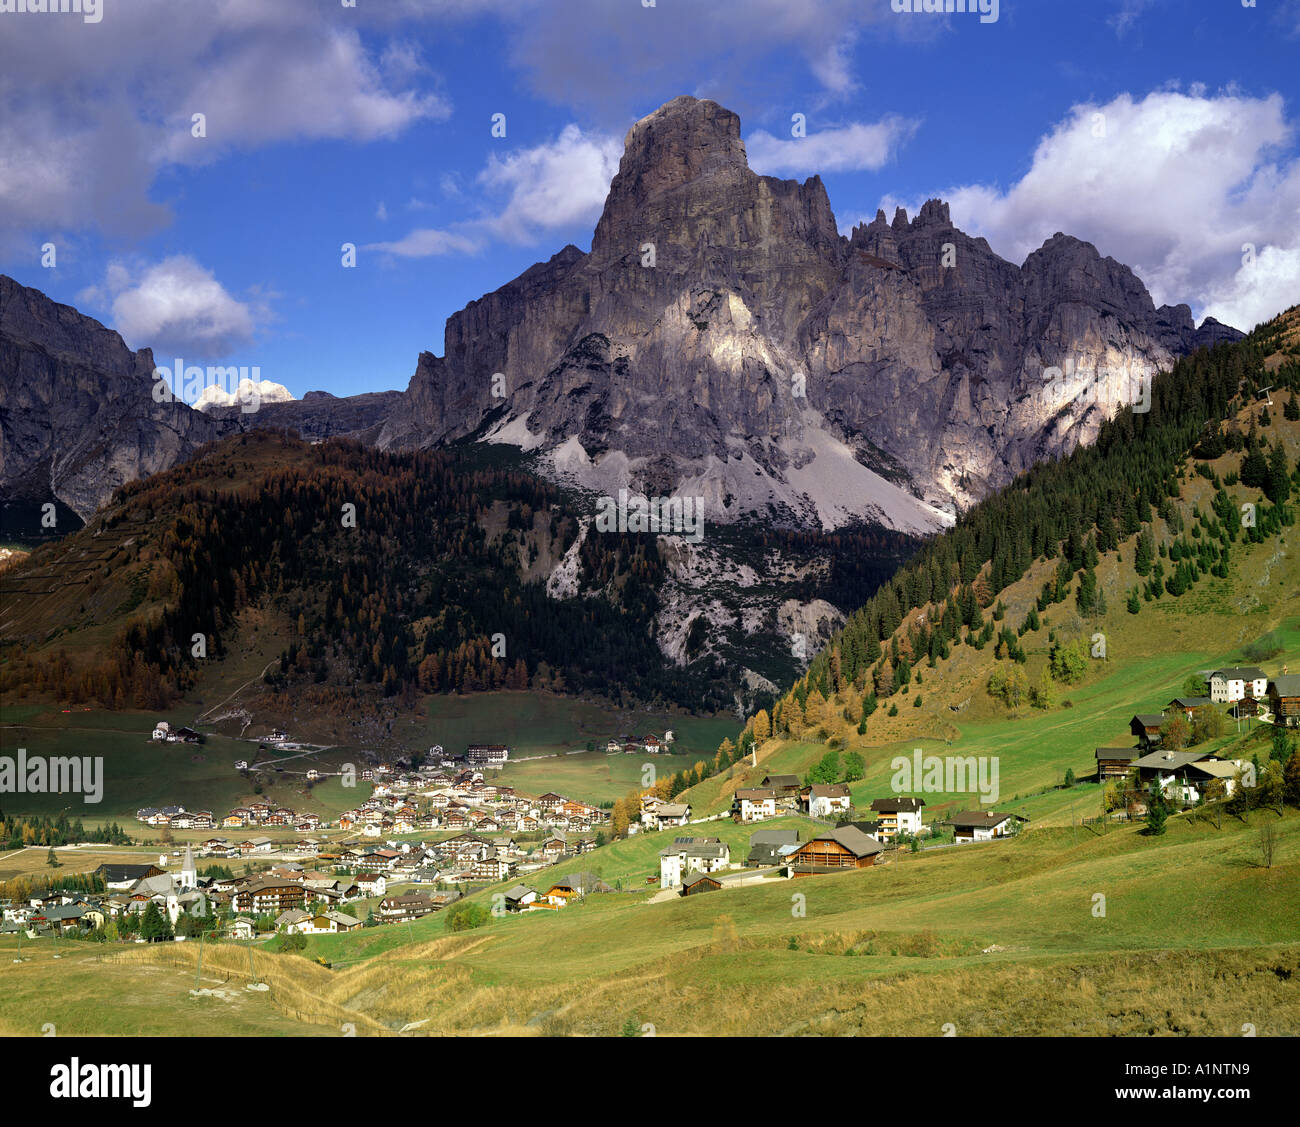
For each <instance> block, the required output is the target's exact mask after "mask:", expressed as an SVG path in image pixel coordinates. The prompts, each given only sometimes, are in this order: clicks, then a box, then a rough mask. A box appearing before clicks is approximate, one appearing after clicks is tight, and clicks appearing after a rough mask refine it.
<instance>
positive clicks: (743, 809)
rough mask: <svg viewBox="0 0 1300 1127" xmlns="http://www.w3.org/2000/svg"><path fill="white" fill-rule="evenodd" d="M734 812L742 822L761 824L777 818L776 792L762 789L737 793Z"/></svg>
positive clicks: (742, 790)
mask: <svg viewBox="0 0 1300 1127" xmlns="http://www.w3.org/2000/svg"><path fill="white" fill-rule="evenodd" d="M732 812H733V813H737V814H739V815H740V820H741V821H742V822H760V821H762V820H763V819H764V818H775V817H776V792H775V791H774V790H769V789H766V788H761V787H752V788H748V789H741V790H738V791H736V800H735V804H734V805H733V806H732Z"/></svg>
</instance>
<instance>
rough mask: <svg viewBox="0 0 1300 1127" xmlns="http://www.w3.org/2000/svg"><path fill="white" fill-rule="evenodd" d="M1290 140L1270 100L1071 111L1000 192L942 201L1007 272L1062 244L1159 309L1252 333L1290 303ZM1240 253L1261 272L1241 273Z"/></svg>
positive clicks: (980, 190)
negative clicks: (1130, 280)
mask: <svg viewBox="0 0 1300 1127" xmlns="http://www.w3.org/2000/svg"><path fill="white" fill-rule="evenodd" d="M1098 114H1100V115H1102V116H1101V117H1097V116H1096V115H1098ZM1103 124H1104V131H1103V130H1102V129H1101V128H1100V126H1101V125H1103ZM1098 134H1103V135H1098ZM1294 141H1295V130H1294V126H1293V124H1292V123H1291V122H1288V121H1287V120H1286V117H1285V114H1284V108H1283V101H1282V98H1281V96H1280V95H1277V94H1274V95H1271V96H1269V97H1265V98H1250V97H1246V96H1244V95H1241V94H1239V93H1236V92H1232V91H1229V92H1224V93H1220V94H1218V95H1216V96H1205V95H1204V94H1201V95H1199V96H1190V95H1188V94H1183V93H1179V92H1177V91H1170V90H1162V91H1158V92H1156V93H1152V94H1149V95H1147V96H1146V97H1145V98H1143V99H1141V100H1135V99H1134V98H1133V97H1132V95H1130V94H1122V95H1120V96H1118V97H1116V98H1114V99H1113V100H1112V101H1110V102H1108V103H1106V104H1104V105H1091V104H1089V105H1079V106H1075V107H1073V108H1072V110H1071V112H1070V114H1069V116H1068V117H1067V118H1066V119H1065V120H1064V121H1063V122H1061V123H1060V124H1059V125H1058V126H1057V127H1056V128H1055V129H1054V130H1053V131H1052V132H1051V133H1050V134H1049V135H1048V136H1046V137H1044V138H1043V139H1042V141H1041V142H1040V143H1039V145H1038V148H1037V150H1036V151H1035V153H1034V156H1033V163H1032V166H1031V167H1030V169H1029V171H1028V172H1027V173H1026V174H1025V175H1024V177H1023V178H1022V179H1020V180H1019V181H1018V182H1016V183H1015V184H1013V185H1012V186H1011V187H1010V188H1008V189H1006V190H1005V191H1003V190H1002V189H1000V188H998V187H993V186H990V185H985V184H972V185H966V186H964V187H959V188H955V189H951V190H949V191H948V192H946V193H944V195H945V198H947V199H948V200H949V201H950V203H951V205H952V217H953V221H954V222H955V223H956V224H957V225H958V226H960V227H962V228H963V229H964V230H967V231H970V232H971V233H973V234H982V235H985V236H986V237H987V238H988V240H989V242H990V243H991V244H992V246H993V247H994V249H995V250H997V251H998V253H999V254H1002V255H1004V256H1005V257H1007V258H1010V259H1012V260H1014V261H1016V262H1021V261H1023V260H1024V258H1025V257H1026V256H1027V255H1028V254H1029V253H1030V252H1031V251H1033V250H1035V249H1036V248H1037V247H1039V246H1041V245H1042V243H1043V242H1044V240H1046V239H1047V238H1049V237H1050V236H1051V235H1052V234H1053V233H1054V232H1056V231H1065V232H1067V233H1069V234H1072V235H1076V236H1077V237H1079V238H1081V239H1086V240H1087V241H1089V242H1092V243H1094V244H1095V245H1096V246H1097V248H1098V249H1099V250H1100V251H1101V253H1102V254H1106V255H1111V256H1113V257H1115V258H1117V259H1118V260H1119V261H1121V262H1124V263H1126V264H1127V265H1129V266H1131V267H1132V268H1133V269H1134V270H1135V271H1136V272H1137V274H1138V276H1139V277H1140V278H1142V280H1143V281H1144V282H1145V283H1146V284H1147V287H1148V288H1149V289H1150V290H1151V293H1152V296H1153V297H1154V299H1155V301H1156V303H1157V304H1163V303H1171V304H1172V303H1178V302H1187V303H1188V304H1190V305H1191V306H1192V309H1193V311H1194V312H1195V313H1196V314H1197V316H1198V318H1199V317H1201V316H1205V315H1210V316H1214V317H1217V318H1218V319H1219V320H1222V321H1226V322H1228V323H1230V324H1236V325H1237V326H1238V327H1239V328H1250V327H1251V326H1252V325H1253V324H1255V323H1256V322H1257V321H1261V320H1264V319H1266V318H1268V317H1271V316H1272V315H1274V314H1275V313H1277V312H1278V311H1280V310H1281V309H1284V308H1286V307H1287V306H1288V305H1291V304H1294V302H1295V301H1296V297H1297V290H1296V288H1295V286H1294V285H1289V279H1291V278H1292V277H1293V273H1292V271H1293V269H1294V255H1295V254H1296V253H1300V159H1297V157H1296V155H1295V150H1294ZM1248 243H1249V244H1252V245H1253V246H1254V247H1255V248H1256V253H1257V260H1256V264H1255V267H1253V268H1251V271H1247V272H1246V273H1243V272H1242V270H1243V268H1242V253H1243V252H1242V248H1243V246H1244V245H1245V244H1248ZM1269 252H1271V253H1269ZM1252 271H1253V272H1252Z"/></svg>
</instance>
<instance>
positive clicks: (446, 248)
mask: <svg viewBox="0 0 1300 1127" xmlns="http://www.w3.org/2000/svg"><path fill="white" fill-rule="evenodd" d="M482 245H483V244H482V243H481V242H480V241H479V240H478V239H475V238H474V237H473V236H470V235H458V234H456V233H455V232H453V231H439V230H437V229H435V228H432V227H420V228H417V229H416V230H414V231H412V232H410V234H408V235H406V236H404V237H403V238H400V239H397V240H394V241H393V242H386V243H368V244H367V245H366V246H365V247H364V248H363V249H365V250H377V251H382V252H383V253H384V254H391V255H395V256H396V257H398V258H431V257H433V256H434V255H441V254H475V253H477V252H478V251H479V250H481V249H482Z"/></svg>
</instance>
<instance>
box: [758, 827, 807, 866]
mask: <svg viewBox="0 0 1300 1127" xmlns="http://www.w3.org/2000/svg"><path fill="white" fill-rule="evenodd" d="M798 848H799V831H798V830H755V831H754V832H753V833H752V834H750V836H749V855H748V856H747V857H746V858H745V864H746V865H756V866H760V867H761V866H764V865H781V864H784V863H785V860H786V858H787V857H789V855H790V854H791V853H793V852H794V851H795V850H796V849H798Z"/></svg>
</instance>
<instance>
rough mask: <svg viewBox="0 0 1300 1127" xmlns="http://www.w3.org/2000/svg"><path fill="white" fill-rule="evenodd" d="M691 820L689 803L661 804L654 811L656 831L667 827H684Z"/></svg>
mask: <svg viewBox="0 0 1300 1127" xmlns="http://www.w3.org/2000/svg"><path fill="white" fill-rule="evenodd" d="M690 819H691V804H690V803H689V802H661V803H660V804H659V805H658V806H657V807H656V808H655V811H654V822H655V826H656V828H658V829H661V830H663V829H667V828H668V827H669V826H684V825H686V823H687V822H689V821H690Z"/></svg>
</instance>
